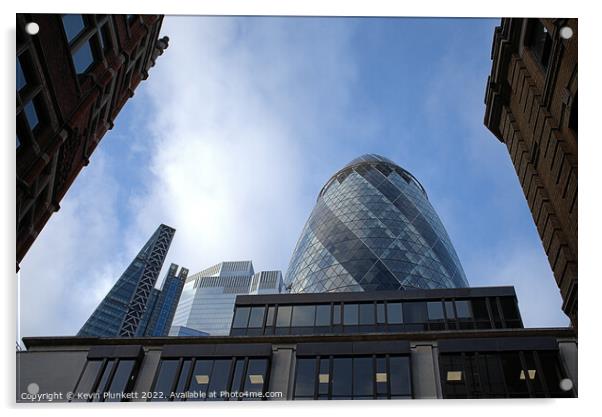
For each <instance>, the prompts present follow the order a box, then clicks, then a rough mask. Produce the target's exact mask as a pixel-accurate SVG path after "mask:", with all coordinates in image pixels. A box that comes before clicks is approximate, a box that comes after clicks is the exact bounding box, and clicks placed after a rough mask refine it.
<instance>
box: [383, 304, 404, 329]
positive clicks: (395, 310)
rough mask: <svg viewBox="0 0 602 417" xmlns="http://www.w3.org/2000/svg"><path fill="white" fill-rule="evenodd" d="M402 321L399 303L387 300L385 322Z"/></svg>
mask: <svg viewBox="0 0 602 417" xmlns="http://www.w3.org/2000/svg"><path fill="white" fill-rule="evenodd" d="M402 322H403V317H402V310H401V303H392V302H387V323H389V324H400V323H402Z"/></svg>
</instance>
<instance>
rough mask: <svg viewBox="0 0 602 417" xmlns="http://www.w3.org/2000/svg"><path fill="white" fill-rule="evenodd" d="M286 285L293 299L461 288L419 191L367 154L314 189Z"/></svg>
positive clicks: (443, 237)
mask: <svg viewBox="0 0 602 417" xmlns="http://www.w3.org/2000/svg"><path fill="white" fill-rule="evenodd" d="M286 280H287V282H288V283H290V284H291V292H294V293H309V292H332V291H336V292H339V291H375V290H376V291H379V290H398V289H404V288H423V289H428V288H457V287H466V286H468V282H467V281H466V277H465V275H464V271H463V270H462V266H461V264H460V261H459V259H458V256H457V255H456V252H455V250H454V248H453V246H452V244H451V241H450V239H449V236H448V235H447V232H446V231H445V228H444V227H443V224H442V223H441V220H440V219H439V216H437V213H436V212H435V210H434V209H433V207H432V206H431V204H430V203H429V201H428V197H427V195H426V192H425V190H424V188H423V187H422V185H421V184H420V183H419V182H418V180H416V178H414V177H413V176H412V174H410V173H409V172H407V171H406V170H404V169H402V168H401V167H399V166H398V165H396V164H395V163H393V162H392V161H391V160H389V159H387V158H383V157H381V156H379V155H374V154H370V155H363V156H361V157H359V158H356V159H354V160H353V161H351V162H350V163H349V164H347V165H346V166H345V167H343V169H341V170H340V171H338V172H337V173H336V174H335V175H333V177H332V178H331V179H330V180H329V181H328V182H327V183H326V185H325V186H324V188H322V190H321V191H320V194H319V196H318V201H317V203H316V206H315V207H314V209H313V211H312V213H311V215H310V217H309V219H308V221H307V223H306V224H305V227H304V228H303V232H302V233H301V237H300V238H299V241H298V243H297V247H296V248H295V251H294V252H293V256H292V258H291V263H290V265H289V268H288V271H287V276H286Z"/></svg>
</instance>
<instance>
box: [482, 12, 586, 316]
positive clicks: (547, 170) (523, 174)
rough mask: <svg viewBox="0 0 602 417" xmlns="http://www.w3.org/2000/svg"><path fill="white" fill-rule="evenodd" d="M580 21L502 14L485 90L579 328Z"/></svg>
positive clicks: (489, 116)
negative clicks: (578, 79)
mask: <svg viewBox="0 0 602 417" xmlns="http://www.w3.org/2000/svg"><path fill="white" fill-rule="evenodd" d="M577 26H578V25H577V19H514V18H513V19H502V23H501V25H500V26H499V27H497V28H496V30H495V34H494V39H493V49H492V54H491V56H492V59H493V64H492V69H491V75H490V76H489V79H488V82H487V92H486V96H485V104H486V112H485V125H486V126H487V128H488V129H489V130H491V132H492V133H493V134H494V135H495V136H496V137H497V138H498V139H499V140H500V141H501V142H502V143H504V144H505V145H506V147H507V148H508V152H509V153H510V158H511V159H512V163H513V164H514V167H515V169H516V173H517V175H518V179H519V181H520V184H521V186H522V188H523V191H524V193H525V197H526V199H527V203H528V205H529V208H530V210H531V213H532V215H533V219H534V221H535V224H536V226H537V231H538V232H539V235H540V237H541V239H542V243H543V246H544V249H545V252H546V254H547V256H548V260H549V262H550V265H551V267H552V270H553V272H554V277H555V279H556V283H557V285H558V287H559V289H560V293H561V295H562V298H563V300H564V302H563V307H562V308H563V310H564V312H565V313H566V314H567V315H568V316H569V318H570V319H571V322H572V323H573V325H574V326H575V327H576V326H577V265H578V263H577V102H578V100H577V92H578V90H577V52H578V50H577ZM561 33H562V34H564V37H563V36H562V35H561ZM569 35H570V36H569Z"/></svg>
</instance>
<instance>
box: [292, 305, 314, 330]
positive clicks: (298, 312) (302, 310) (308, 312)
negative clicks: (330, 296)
mask: <svg viewBox="0 0 602 417" xmlns="http://www.w3.org/2000/svg"><path fill="white" fill-rule="evenodd" d="M315 315H316V306H303V305H300V306H294V307H293V319H292V324H291V325H292V327H311V326H313V325H314V320H315Z"/></svg>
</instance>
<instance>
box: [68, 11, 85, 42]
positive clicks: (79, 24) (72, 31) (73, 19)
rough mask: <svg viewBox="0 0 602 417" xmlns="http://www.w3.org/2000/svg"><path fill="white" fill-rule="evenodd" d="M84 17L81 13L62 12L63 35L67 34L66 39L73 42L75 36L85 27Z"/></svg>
mask: <svg viewBox="0 0 602 417" xmlns="http://www.w3.org/2000/svg"><path fill="white" fill-rule="evenodd" d="M85 26H86V25H85V24H84V18H83V16H82V15H81V14H64V15H63V28H64V29H65V35H67V41H68V42H69V43H71V42H73V40H74V39H75V38H77V36H78V35H79V34H80V33H81V32H82V31H83V30H84V28H85Z"/></svg>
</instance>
